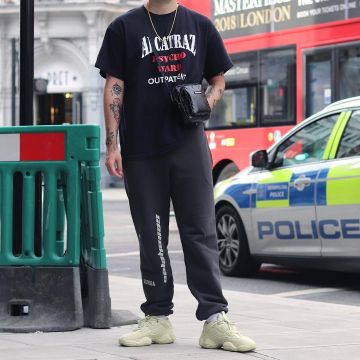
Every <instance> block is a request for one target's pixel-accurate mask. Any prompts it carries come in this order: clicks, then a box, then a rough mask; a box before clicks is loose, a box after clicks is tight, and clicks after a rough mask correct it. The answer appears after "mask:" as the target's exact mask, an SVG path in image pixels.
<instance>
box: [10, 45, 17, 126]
mask: <svg viewBox="0 0 360 360" xmlns="http://www.w3.org/2000/svg"><path fill="white" fill-rule="evenodd" d="M16 55H17V54H16V39H11V125H12V126H15V125H16Z"/></svg>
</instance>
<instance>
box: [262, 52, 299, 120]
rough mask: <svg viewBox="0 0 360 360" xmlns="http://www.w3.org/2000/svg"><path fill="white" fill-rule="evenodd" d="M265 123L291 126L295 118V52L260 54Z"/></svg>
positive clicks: (263, 118) (263, 117)
mask: <svg viewBox="0 0 360 360" xmlns="http://www.w3.org/2000/svg"><path fill="white" fill-rule="evenodd" d="M260 74H261V75H260V91H261V107H260V109H261V122H262V124H263V125H271V124H273V123H289V122H292V121H294V118H295V97H294V94H295V91H294V89H295V88H296V87H295V49H280V50H270V51H262V52H261V53H260Z"/></svg>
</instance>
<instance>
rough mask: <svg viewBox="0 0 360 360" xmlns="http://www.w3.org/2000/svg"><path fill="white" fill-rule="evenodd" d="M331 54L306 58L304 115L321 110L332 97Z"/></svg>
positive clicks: (325, 53)
mask: <svg viewBox="0 0 360 360" xmlns="http://www.w3.org/2000/svg"><path fill="white" fill-rule="evenodd" d="M331 58H332V57H331V52H330V51H327V52H320V53H317V54H313V55H308V56H307V61H306V70H307V71H306V73H307V80H306V86H307V89H306V95H307V96H306V100H307V103H306V115H307V116H310V115H313V114H315V113H317V112H318V111H320V110H322V109H323V108H324V107H325V106H327V105H329V104H330V103H331V102H332V99H333V97H334V94H333V89H332V86H331V79H332V76H331V75H332V71H331Z"/></svg>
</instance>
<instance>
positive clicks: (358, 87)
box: [339, 45, 360, 99]
mask: <svg viewBox="0 0 360 360" xmlns="http://www.w3.org/2000/svg"><path fill="white" fill-rule="evenodd" d="M359 95H360V46H359V45H358V46H354V47H351V48H345V49H341V48H340V49H339V98H340V99H345V98H348V97H353V96H359Z"/></svg>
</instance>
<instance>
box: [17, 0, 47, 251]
mask: <svg viewBox="0 0 360 360" xmlns="http://www.w3.org/2000/svg"><path fill="white" fill-rule="evenodd" d="M19 78H20V116H19V117H20V119H19V124H20V125H21V126H24V125H34V105H33V101H34V0H21V1H20V76H19ZM23 176H24V175H23V174H22V173H20V172H17V173H15V174H14V192H13V204H14V210H13V214H14V216H13V244H14V245H13V252H14V254H21V253H22V232H23V226H22V225H23V224H22V208H23V207H22V201H23ZM34 191H35V201H36V205H35V209H34V221H35V234H34V236H35V249H34V252H35V254H36V255H37V256H40V255H41V213H42V209H41V207H42V202H41V192H42V177H41V174H40V173H38V174H37V175H36V179H35V188H34Z"/></svg>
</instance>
